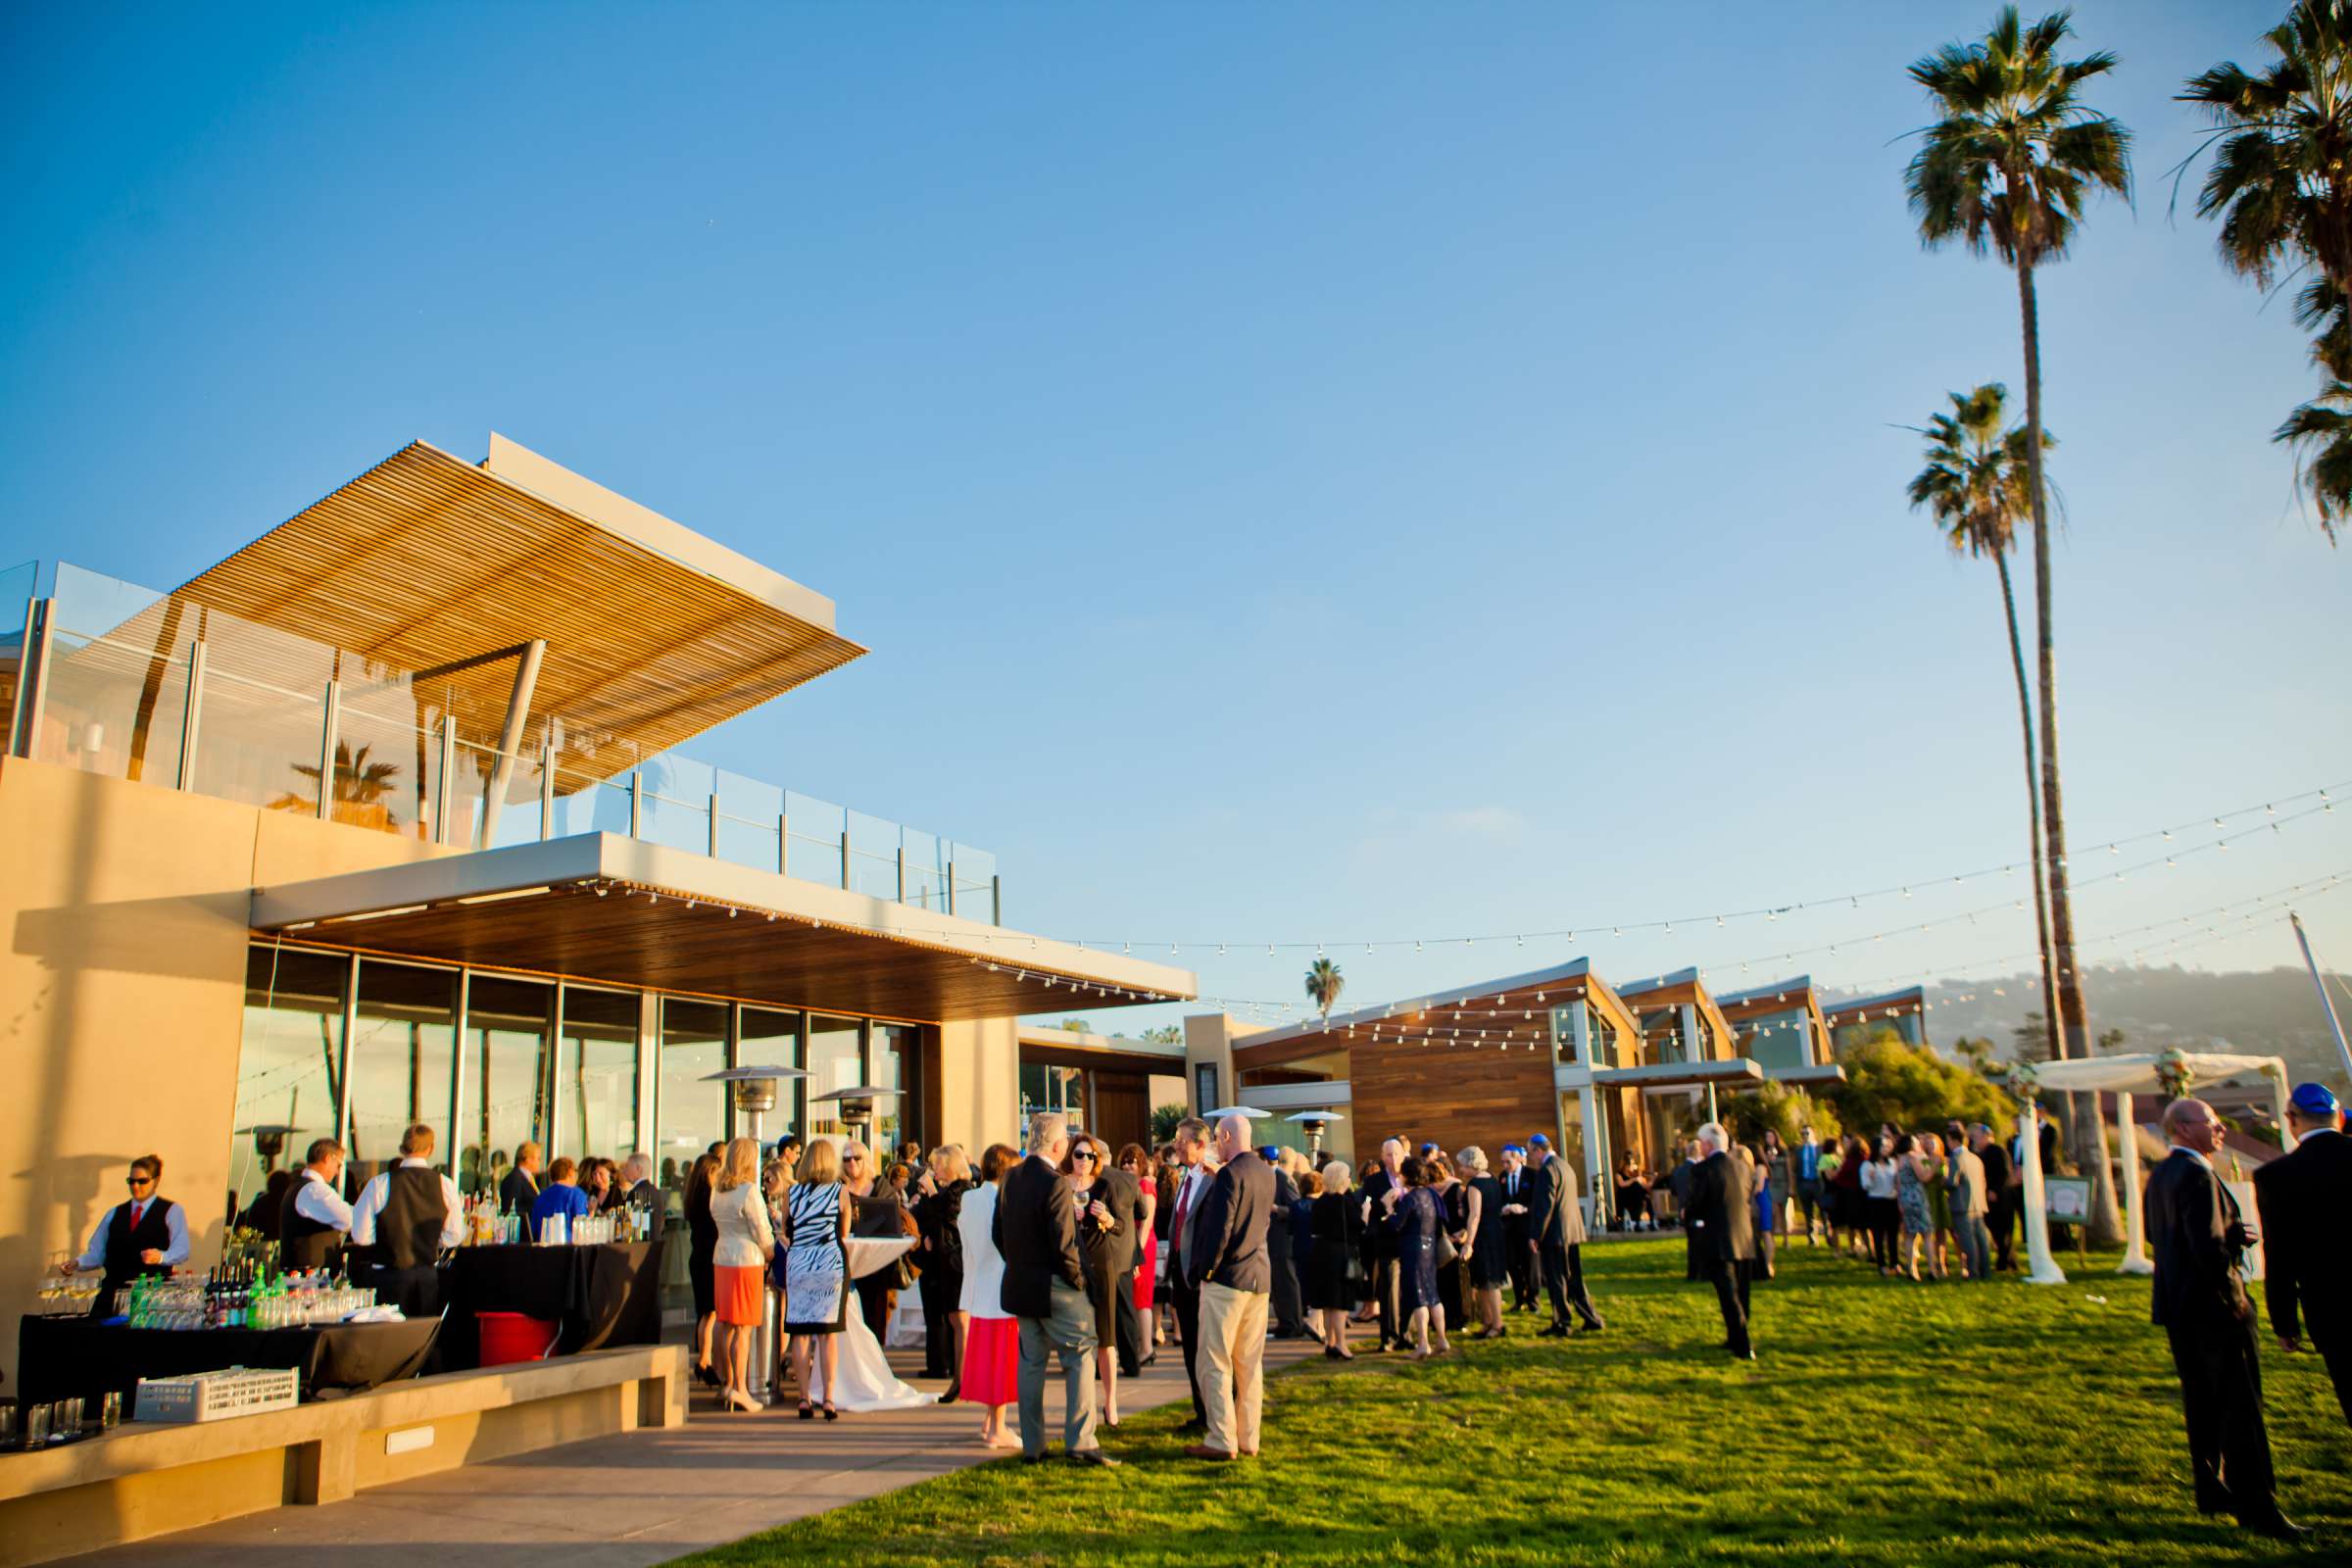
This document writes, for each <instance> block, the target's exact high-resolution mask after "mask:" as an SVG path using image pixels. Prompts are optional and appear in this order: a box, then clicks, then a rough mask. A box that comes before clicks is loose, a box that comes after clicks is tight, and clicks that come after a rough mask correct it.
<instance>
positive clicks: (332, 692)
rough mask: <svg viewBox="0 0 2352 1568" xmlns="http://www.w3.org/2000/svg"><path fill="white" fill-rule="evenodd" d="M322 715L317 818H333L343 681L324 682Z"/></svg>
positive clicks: (326, 820) (323, 820) (320, 722)
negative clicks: (336, 744) (337, 732)
mask: <svg viewBox="0 0 2352 1568" xmlns="http://www.w3.org/2000/svg"><path fill="white" fill-rule="evenodd" d="M319 707H320V712H321V714H322V717H321V718H320V720H319V821H321V822H331V821H333V820H334V819H335V728H336V726H337V725H338V724H339V723H340V722H341V721H342V718H343V683H342V682H341V681H337V680H330V681H328V682H327V683H326V700H325V701H324V702H323V703H321V704H320V705H319Z"/></svg>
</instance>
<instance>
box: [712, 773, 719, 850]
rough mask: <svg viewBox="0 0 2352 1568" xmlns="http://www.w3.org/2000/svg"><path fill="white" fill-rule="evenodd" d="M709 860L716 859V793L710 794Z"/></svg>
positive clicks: (714, 791)
mask: <svg viewBox="0 0 2352 1568" xmlns="http://www.w3.org/2000/svg"><path fill="white" fill-rule="evenodd" d="M711 858H712V859H713V860H715V859H717V858H718V791H716V790H712V791H711Z"/></svg>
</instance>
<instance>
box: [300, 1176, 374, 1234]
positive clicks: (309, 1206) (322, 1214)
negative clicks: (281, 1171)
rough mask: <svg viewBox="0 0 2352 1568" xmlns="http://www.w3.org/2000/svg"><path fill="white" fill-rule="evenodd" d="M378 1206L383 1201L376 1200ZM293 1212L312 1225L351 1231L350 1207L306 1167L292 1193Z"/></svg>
mask: <svg viewBox="0 0 2352 1568" xmlns="http://www.w3.org/2000/svg"><path fill="white" fill-rule="evenodd" d="M376 1201H377V1203H378V1204H379V1205H380V1204H381V1203H382V1201H383V1200H381V1199H378V1200H376ZM294 1212H295V1213H297V1214H300V1215H301V1216H302V1217H303V1218H304V1219H307V1220H310V1221H311V1222H312V1223H314V1224H318V1225H327V1226H332V1227H333V1228H334V1229H336V1230H339V1231H343V1232H346V1233H348V1232H349V1231H350V1229H351V1205H350V1204H349V1203H346V1202H345V1201H343V1195H342V1194H341V1193H338V1192H336V1191H335V1189H334V1185H333V1184H332V1183H331V1182H329V1181H328V1180H327V1179H326V1178H325V1177H323V1176H321V1175H319V1173H318V1172H317V1171H315V1170H313V1169H311V1168H310V1167H309V1166H308V1165H305V1166H304V1167H303V1168H302V1185H301V1186H300V1187H298V1188H296V1189H295V1191H294Z"/></svg>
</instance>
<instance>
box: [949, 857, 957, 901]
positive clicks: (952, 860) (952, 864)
mask: <svg viewBox="0 0 2352 1568" xmlns="http://www.w3.org/2000/svg"><path fill="white" fill-rule="evenodd" d="M948 912H949V913H950V914H954V913H955V912H956V857H954V856H953V855H951V856H949V857H948Z"/></svg>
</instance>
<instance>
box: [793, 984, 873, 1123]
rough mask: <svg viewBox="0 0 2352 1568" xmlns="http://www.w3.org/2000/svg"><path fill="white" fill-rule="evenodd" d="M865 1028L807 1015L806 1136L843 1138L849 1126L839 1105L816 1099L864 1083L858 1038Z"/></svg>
mask: <svg viewBox="0 0 2352 1568" xmlns="http://www.w3.org/2000/svg"><path fill="white" fill-rule="evenodd" d="M863 1032H864V1025H863V1024H862V1023H861V1022H860V1021H859V1020H858V1019H856V1018H834V1017H829V1016H827V1015H826V1014H824V1013H815V1012H812V1013H810V1014H809V1079H808V1083H807V1086H806V1087H807V1088H808V1091H809V1136H810V1137H815V1136H818V1135H820V1134H831V1135H832V1136H834V1137H837V1138H838V1137H845V1136H847V1135H848V1133H849V1130H850V1129H849V1124H848V1123H846V1122H844V1121H843V1120H842V1119H841V1103H840V1102H839V1101H835V1100H822V1099H820V1098H819V1097H820V1096H823V1095H829V1094H832V1093H833V1092H834V1091H835V1090H839V1089H849V1088H853V1087H855V1086H857V1085H858V1084H862V1083H864V1082H865V1061H864V1052H863V1050H862V1049H861V1038H860V1037H861V1036H862V1034H863Z"/></svg>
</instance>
